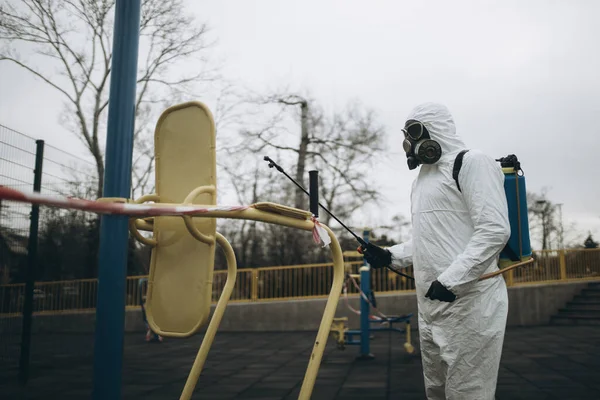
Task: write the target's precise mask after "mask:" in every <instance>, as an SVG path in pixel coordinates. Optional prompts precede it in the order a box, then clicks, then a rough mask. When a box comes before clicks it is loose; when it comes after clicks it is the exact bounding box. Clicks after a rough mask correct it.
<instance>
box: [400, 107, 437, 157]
mask: <svg viewBox="0 0 600 400" xmlns="http://www.w3.org/2000/svg"><path fill="white" fill-rule="evenodd" d="M402 132H403V133H404V142H403V143H402V147H404V152H405V153H406V162H407V164H408V169H415V168H417V167H418V166H419V165H420V164H433V163H435V162H437V161H438V160H439V159H440V157H441V156H442V148H441V147H440V144H439V143H438V142H436V141H435V140H432V139H431V137H430V136H429V131H428V130H427V128H426V127H425V126H424V125H423V124H422V123H421V122H419V121H416V120H414V119H410V120H408V121H406V124H405V125H404V128H403V129H402Z"/></svg>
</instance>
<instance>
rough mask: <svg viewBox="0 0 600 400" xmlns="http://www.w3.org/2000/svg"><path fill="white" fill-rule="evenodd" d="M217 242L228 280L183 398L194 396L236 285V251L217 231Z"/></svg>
mask: <svg viewBox="0 0 600 400" xmlns="http://www.w3.org/2000/svg"><path fill="white" fill-rule="evenodd" d="M217 243H219V245H220V246H221V247H222V248H223V251H224V252H225V258H226V259H227V281H226V282H225V286H224V287H223V292H222V293H221V297H219V302H218V303H217V306H216V307H215V312H214V314H213V317H212V318H211V320H210V324H209V325H208V328H207V329H206V333H205V334H204V339H202V345H201V346H200V350H198V354H197V355H196V359H195V360H194V364H193V365H192V370H191V371H190V374H189V375H188V378H187V381H186V382H185V386H184V388H183V392H182V393H181V397H180V399H181V400H189V399H190V398H191V397H192V393H193V392H194V388H195V387H196V384H197V383H198V378H200V373H201V372H202V368H203V367H204V363H205V361H206V357H207V356H208V351H209V350H210V347H211V346H212V343H213V340H214V338H215V335H216V333H217V329H218V328H219V324H220V323H221V319H222V318H223V314H224V313H225V308H226V307H227V303H228V302H229V299H230V298H231V293H232V292H233V287H234V286H235V281H236V278H237V262H236V260H235V253H234V252H233V248H232V247H231V244H229V242H228V241H227V239H225V237H224V236H223V235H221V234H220V233H219V232H217Z"/></svg>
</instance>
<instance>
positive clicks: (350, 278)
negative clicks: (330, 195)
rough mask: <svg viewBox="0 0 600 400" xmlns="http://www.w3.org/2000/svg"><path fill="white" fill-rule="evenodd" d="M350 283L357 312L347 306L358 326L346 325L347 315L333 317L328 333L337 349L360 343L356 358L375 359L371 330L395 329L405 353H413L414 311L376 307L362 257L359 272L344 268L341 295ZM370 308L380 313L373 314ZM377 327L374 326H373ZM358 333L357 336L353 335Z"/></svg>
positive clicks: (366, 236) (365, 236)
mask: <svg viewBox="0 0 600 400" xmlns="http://www.w3.org/2000/svg"><path fill="white" fill-rule="evenodd" d="M369 233H370V231H369V230H366V229H365V230H364V231H363V235H364V237H363V240H364V241H365V243H367V242H368V241H369ZM356 279H360V285H359V284H357V283H356ZM349 283H352V284H353V286H354V287H355V288H356V289H357V290H358V292H359V299H360V311H357V310H354V309H353V308H352V307H350V305H348V308H349V309H350V310H351V311H352V312H354V313H356V314H359V315H360V329H358V330H357V329H349V328H348V317H339V318H334V319H333V323H332V324H331V329H330V333H331V336H332V337H333V339H334V340H335V342H336V345H337V348H338V349H340V350H344V349H345V348H346V346H353V345H356V346H359V355H358V358H359V359H363V360H367V359H372V358H374V356H373V354H371V351H370V340H371V333H372V332H381V331H394V332H399V333H404V334H405V335H406V341H405V343H404V349H405V350H406V352H407V353H409V354H412V353H413V352H414V347H413V345H412V343H411V335H410V319H411V318H412V316H413V314H406V315H393V316H392V315H385V314H383V313H382V312H380V311H379V310H377V308H376V306H375V304H374V298H375V297H374V296H373V289H372V285H371V267H370V266H369V265H368V263H367V262H366V260H364V259H363V266H362V267H360V269H359V274H353V273H352V271H346V282H345V286H344V292H345V293H344V294H345V296H346V299H347V290H348V285H349ZM371 308H372V309H373V311H375V312H376V313H377V314H379V315H377V316H376V315H372V314H371ZM395 323H396V324H399V323H400V324H401V323H404V324H405V326H404V328H397V327H394V326H393V325H394V324H395ZM375 324H376V325H379V326H373V325H375ZM356 336H358V339H356V338H355V337H356Z"/></svg>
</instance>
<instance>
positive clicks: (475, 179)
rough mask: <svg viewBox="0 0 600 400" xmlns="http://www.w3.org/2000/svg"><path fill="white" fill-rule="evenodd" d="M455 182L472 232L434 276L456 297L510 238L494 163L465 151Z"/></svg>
mask: <svg viewBox="0 0 600 400" xmlns="http://www.w3.org/2000/svg"><path fill="white" fill-rule="evenodd" d="M459 182H460V187H461V190H462V195H463V198H464V200H465V203H466V205H467V208H468V211H469V215H470V216H471V221H472V222H473V227H474V230H473V234H472V235H471V237H470V238H469V241H468V244H467V246H466V247H465V249H464V251H463V252H462V253H461V254H459V255H458V257H456V259H455V260H454V261H453V262H452V264H450V266H448V268H447V269H446V270H445V271H444V272H443V273H442V274H441V275H440V276H439V277H438V281H439V282H440V283H441V284H442V285H444V286H445V287H446V288H447V289H448V290H450V291H452V292H453V293H454V294H455V295H457V296H459V295H460V294H461V293H464V292H465V291H467V290H468V289H469V288H470V287H471V286H472V285H474V284H475V283H476V282H477V280H478V279H479V277H481V275H483V273H484V272H485V270H486V269H487V268H488V267H489V265H490V261H491V260H493V259H494V258H496V257H497V256H498V254H500V252H501V251H502V249H503V248H504V246H505V245H506V242H508V239H509V237H510V223H509V220H508V205H507V202H506V194H505V192H504V174H503V173H502V170H501V169H500V166H499V165H498V163H497V162H496V161H494V159H492V158H491V157H489V156H487V155H485V154H483V153H480V152H478V151H472V152H469V153H467V154H466V155H465V158H464V163H463V166H462V169H461V171H460V175H459Z"/></svg>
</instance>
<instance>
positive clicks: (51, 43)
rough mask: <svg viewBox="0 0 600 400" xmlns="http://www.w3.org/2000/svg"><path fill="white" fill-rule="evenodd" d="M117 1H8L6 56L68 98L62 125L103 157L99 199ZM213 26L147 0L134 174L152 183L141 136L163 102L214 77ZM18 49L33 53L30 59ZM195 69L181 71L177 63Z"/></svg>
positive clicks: (0, 56) (0, 54)
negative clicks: (207, 54) (209, 59)
mask: <svg viewBox="0 0 600 400" xmlns="http://www.w3.org/2000/svg"><path fill="white" fill-rule="evenodd" d="M114 4H115V1H114V0H21V1H18V2H16V1H12V2H11V1H4V2H2V3H0V43H2V44H3V45H4V46H3V47H2V48H1V49H0V61H7V62H11V63H14V64H16V65H18V66H19V67H21V68H22V69H24V70H26V71H28V72H30V73H31V74H33V75H34V76H35V77H37V78H39V79H40V80H41V81H42V82H44V83H46V84H47V85H49V86H51V87H52V88H54V89H56V90H57V91H58V92H59V93H61V94H62V95H63V99H64V100H65V109H64V113H63V115H62V122H63V123H64V124H65V125H66V126H67V127H68V128H69V129H70V130H71V132H73V133H74V134H75V135H76V136H77V137H78V138H79V139H80V140H81V141H82V142H83V143H84V145H85V146H86V148H87V149H88V150H89V151H90V154H91V155H92V157H93V158H94V160H95V164H96V169H97V174H98V182H97V190H96V191H97V196H101V195H102V188H103V178H104V155H103V150H102V148H103V146H102V143H103V140H102V138H103V133H104V132H105V130H106V129H105V125H106V108H107V105H108V87H107V86H108V82H109V76H110V72H111V59H112V48H111V47H112V41H113V38H112V33H113V28H112V26H113V20H112V16H113V10H114ZM206 37H207V25H206V24H203V23H198V22H197V21H195V19H194V17H193V16H191V15H190V13H189V12H186V10H185V9H184V5H183V2H182V0H143V1H142V15H141V22H140V50H141V52H140V59H139V63H138V69H139V71H138V87H137V99H136V105H135V107H136V108H135V112H136V128H135V132H134V139H135V140H136V146H135V151H136V155H135V156H134V166H133V167H134V170H135V173H134V179H137V180H138V181H139V182H141V184H142V185H145V184H147V177H148V175H149V171H150V168H149V166H148V164H151V163H152V162H153V160H152V157H151V156H150V157H149V153H148V146H147V144H144V143H143V142H140V141H141V137H142V136H143V132H145V131H147V130H149V122H150V117H151V115H152V114H153V111H154V108H155V106H162V107H164V102H165V100H166V99H169V102H170V103H171V104H172V101H173V99H177V98H179V97H180V96H182V95H183V94H184V93H187V92H189V91H191V90H192V87H193V85H194V84H195V83H197V82H199V81H202V80H206V79H210V78H209V77H210V75H211V71H207V70H205V69H203V67H205V65H206V60H205V58H203V56H204V50H205V49H206V48H207V46H208V45H209V43H207V41H206ZM17 49H19V50H21V49H24V50H25V52H27V53H29V54H30V55H33V56H34V57H33V59H26V58H24V57H22V56H21V55H20V54H19V52H18V51H17ZM184 65H185V66H186V67H187V70H189V71H192V72H185V73H183V74H181V75H180V76H178V74H177V73H176V72H175V71H176V69H177V68H180V67H182V66H184Z"/></svg>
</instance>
